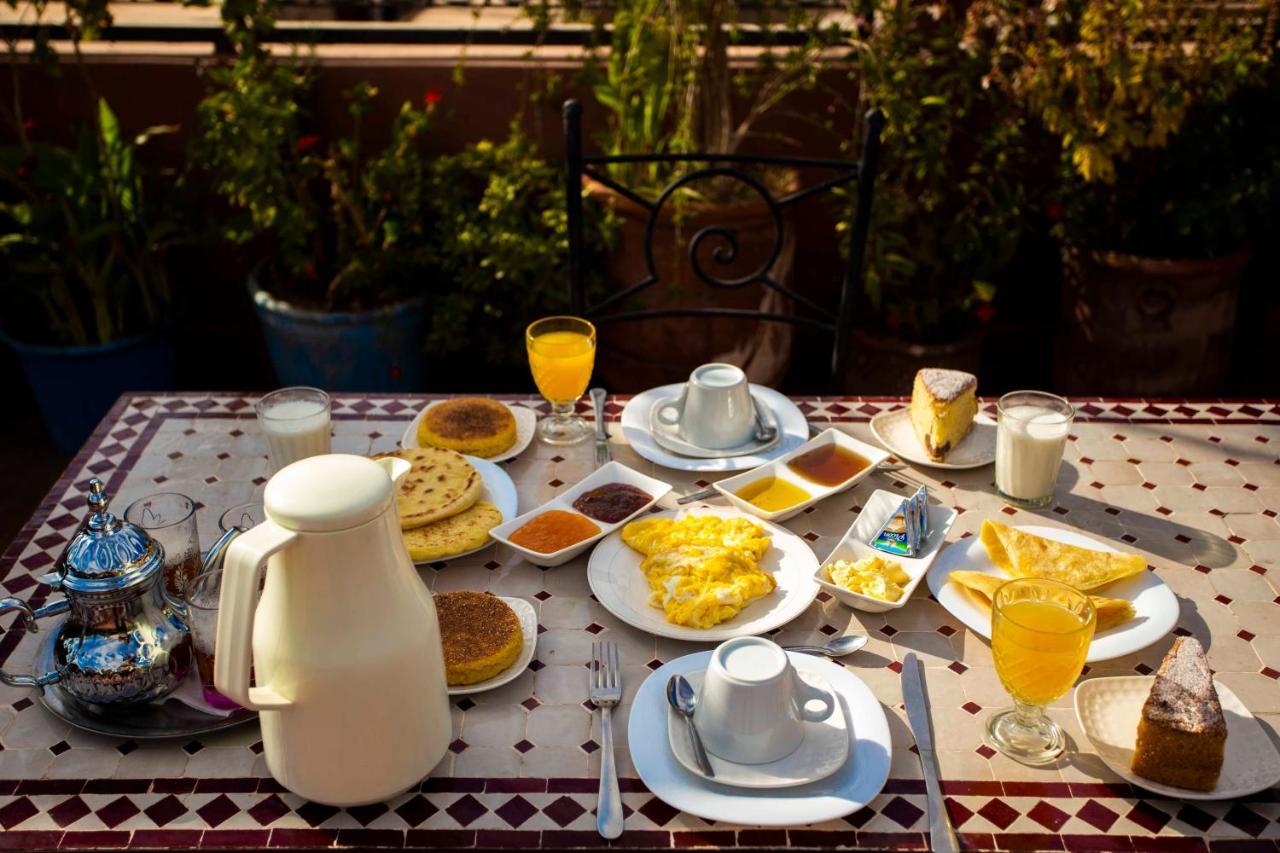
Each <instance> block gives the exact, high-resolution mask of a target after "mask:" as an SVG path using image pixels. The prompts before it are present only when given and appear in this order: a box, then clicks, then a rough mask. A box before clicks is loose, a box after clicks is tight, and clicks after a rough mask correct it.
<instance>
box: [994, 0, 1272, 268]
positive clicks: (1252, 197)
mask: <svg viewBox="0 0 1280 853" xmlns="http://www.w3.org/2000/svg"><path fill="white" fill-rule="evenodd" d="M987 5H988V8H989V9H990V11H991V14H992V16H993V18H994V19H996V20H998V21H999V24H998V26H997V27H996V28H995V31H996V32H997V33H998V43H999V49H1000V50H1001V51H1002V53H1003V57H1004V62H1005V64H1006V65H1007V71H1006V73H1004V74H1002V75H1000V77H999V78H998V79H999V82H1000V83H1001V84H1002V85H1003V87H1004V88H1005V89H1006V90H1007V91H1008V92H1010V93H1011V95H1012V96H1013V97H1015V98H1017V99H1018V100H1019V101H1020V102H1021V103H1022V104H1023V105H1024V106H1025V107H1026V109H1027V111H1028V112H1029V114H1030V115H1031V116H1032V117H1033V118H1034V119H1035V120H1036V121H1038V122H1039V124H1040V125H1041V126H1042V127H1043V129H1044V130H1045V131H1047V132H1048V133H1049V134H1051V135H1052V137H1053V138H1054V139H1056V140H1057V142H1058V144H1059V145H1060V147H1061V152H1062V159H1061V163H1060V164H1059V168H1058V183H1059V189H1058V193H1057V195H1058V200H1057V201H1054V202H1052V203H1051V204H1050V205H1049V210H1050V213H1051V218H1053V219H1057V220H1058V224H1057V225H1056V226H1055V229H1054V230H1055V233H1056V234H1057V236H1058V237H1059V238H1060V239H1062V240H1063V241H1064V242H1066V243H1068V244H1074V245H1081V244H1083V245H1087V246H1089V247H1091V248H1106V249H1115V250H1119V251H1126V252H1138V253H1143V254H1152V255H1159V256H1174V257H1183V256H1205V255H1214V254H1217V253H1220V252H1224V251H1231V250H1234V249H1235V248H1239V247H1240V245H1241V244H1243V242H1244V241H1245V240H1246V238H1247V236H1248V231H1249V230H1250V228H1251V227H1252V226H1251V225H1250V224H1249V223H1250V222H1253V223H1255V224H1256V212H1257V210H1258V209H1259V206H1263V207H1265V205H1267V204H1268V203H1269V201H1268V199H1269V197H1270V196H1271V195H1272V194H1273V193H1274V187H1275V186H1276V180H1277V175H1276V170H1275V161H1276V153H1277V145H1276V144H1275V136H1274V134H1275V123H1274V110H1275V102H1274V100H1269V99H1268V98H1267V95H1266V93H1267V92H1268V90H1269V87H1268V86H1267V78H1268V75H1269V74H1270V75H1272V78H1273V79H1272V80H1271V82H1272V83H1274V70H1273V69H1274V64H1275V52H1274V51H1275V36H1276V23H1277V20H1276V18H1277V11H1278V9H1280V4H1277V3H1276V2H1274V0H1270V2H1266V3H1259V4H1232V5H1228V4H1226V3H1223V2H1213V3H1170V2H1167V0H1087V2H1086V0H1043V2H1040V3H1033V4H1024V3H1016V2H1014V0H993V2H992V3H990V4H987ZM1259 134H1267V135H1266V136H1259Z"/></svg>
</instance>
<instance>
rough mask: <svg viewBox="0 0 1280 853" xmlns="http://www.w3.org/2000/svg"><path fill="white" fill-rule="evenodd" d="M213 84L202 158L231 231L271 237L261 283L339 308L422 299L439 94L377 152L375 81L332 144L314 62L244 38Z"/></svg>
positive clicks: (205, 106) (409, 110) (398, 121)
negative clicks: (317, 109) (430, 151)
mask: <svg viewBox="0 0 1280 853" xmlns="http://www.w3.org/2000/svg"><path fill="white" fill-rule="evenodd" d="M250 19H251V20H256V19H252V17H251V16H250ZM207 77H208V83H209V89H208V92H207V94H206V95H205V97H204V99H203V100H202V101H201V102H200V104H199V105H198V108H197V113H198V116H199V119H200V126H201V134H200V136H199V138H198V139H197V140H196V143H195V145H194V148H193V158H194V159H195V160H196V161H197V162H198V163H200V164H201V166H202V168H203V169H204V170H206V171H207V172H208V174H209V175H210V177H211V183H212V186H213V189H214V191H215V192H216V193H217V194H218V195H220V196H221V197H222V198H223V199H225V200H226V201H227V202H228V203H229V204H230V206H231V207H232V208H233V210H234V211H236V212H237V213H238V214H239V215H238V216H237V217H236V218H234V219H233V220H232V221H231V222H229V223H228V224H227V225H226V227H225V229H224V233H225V236H226V237H227V238H228V239H230V240H232V241H234V242H238V243H246V242H249V241H250V240H254V239H256V238H258V237H259V236H260V235H263V234H266V235H268V236H269V238H270V241H271V248H272V249H273V260H272V262H271V263H270V264H268V265H267V266H266V267H265V268H264V278H265V280H263V281H262V282H261V284H262V285H263V286H264V287H266V289H267V290H268V291H270V292H271V293H272V294H273V295H276V296H280V297H282V298H286V299H290V300H291V301H294V302H296V303H299V304H302V305H305V306H307V307H312V308H319V309H323V310H329V311H345V310H362V309H369V308H374V307H378V306H381V305H387V304H391V303H394V302H397V301H400V300H403V299H405V298H408V297H410V296H413V295H415V294H417V293H418V292H420V290H421V287H422V285H423V282H424V280H425V278H426V276H425V273H426V270H427V269H428V266H429V264H430V261H431V257H432V239H433V233H434V229H433V224H432V221H431V219H430V210H429V206H428V201H429V194H430V167H429V164H428V161H427V160H426V159H425V157H424V155H423V152H422V147H423V143H424V142H425V141H426V138H427V134H428V131H429V128H430V123H431V116H432V114H433V112H434V110H435V109H436V106H437V104H438V103H439V101H440V97H441V96H440V93H438V92H436V91H434V90H433V91H429V92H426V93H425V94H424V96H423V101H422V103H421V104H414V103H411V102H405V103H404V104H402V105H401V107H400V110H399V112H398V113H397V115H396V117H395V119H394V120H393V122H392V125H391V128H390V134H389V140H388V142H387V143H386V145H385V146H383V147H381V148H379V149H377V150H375V151H368V150H367V144H366V142H365V139H364V137H365V135H366V128H365V123H366V120H367V116H368V114H369V112H370V109H371V106H372V104H373V102H374V100H375V99H376V97H377V95H378V92H377V89H376V88H375V87H373V86H371V85H369V84H368V83H359V84H357V85H355V86H353V87H352V88H351V89H350V90H348V91H347V92H346V101H347V111H348V115H349V117H350V122H351V123H350V127H349V129H348V131H347V132H346V134H345V135H337V136H334V137H332V138H329V139H325V138H324V137H323V136H322V135H321V134H319V133H316V132H314V131H313V130H312V124H311V116H310V115H309V113H308V111H307V109H306V106H305V105H306V103H307V100H308V98H309V97H310V95H311V91H312V86H313V84H314V77H315V75H314V69H313V67H312V66H311V65H310V63H308V62H307V61H305V60H304V59H301V58H300V57H298V56H296V55H294V56H292V57H288V58H284V59H281V58H276V57H273V56H271V55H269V54H267V53H266V52H264V51H262V50H260V49H258V48H257V47H256V42H254V41H253V40H252V39H247V38H245V39H242V40H241V42H240V48H239V53H238V55H237V57H236V59H235V61H234V62H232V63H230V64H229V65H219V66H214V67H212V68H210V69H208V72H207Z"/></svg>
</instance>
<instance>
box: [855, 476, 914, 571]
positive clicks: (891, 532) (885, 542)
mask: <svg viewBox="0 0 1280 853" xmlns="http://www.w3.org/2000/svg"><path fill="white" fill-rule="evenodd" d="M928 501H929V492H928V490H927V489H925V487H924V486H921V487H920V488H919V489H917V490H916V493H915V494H914V495H912V496H911V497H909V498H905V499H904V500H903V501H902V503H901V504H899V505H898V508H897V509H896V510H894V512H893V514H892V515H890V516H889V518H888V519H887V520H886V521H885V523H884V524H882V525H881V526H880V531H879V532H878V533H876V535H875V536H873V537H871V541H870V542H868V543H867V544H868V545H870V546H871V547H872V548H875V549H876V550H877V551H883V552H885V553H886V554H894V555H896V556H899V557H913V558H914V557H918V556H920V551H921V549H923V548H924V540H925V537H926V536H927V535H928V534H929V512H928Z"/></svg>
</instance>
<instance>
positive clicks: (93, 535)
mask: <svg viewBox="0 0 1280 853" xmlns="http://www.w3.org/2000/svg"><path fill="white" fill-rule="evenodd" d="M109 500H110V499H109V498H108V497H107V495H106V488H105V486H103V484H102V481H101V480H99V479H97V478H96V477H95V478H94V479H92V480H90V481H89V518H88V520H87V521H86V522H85V525H84V527H83V528H82V529H81V531H80V532H79V533H77V534H76V537H75V538H74V539H72V540H71V544H70V545H68V546H67V556H66V562H65V571H66V574H65V576H64V577H63V578H62V587H63V588H64V589H68V590H71V591H72V592H108V591H111V590H118V589H126V588H128V587H131V586H134V585H135V584H138V583H140V582H142V581H144V580H146V579H148V578H150V577H151V576H152V575H154V574H155V573H156V572H157V571H159V569H160V568H161V566H163V565H164V549H163V548H161V547H160V544H159V543H158V542H156V541H155V540H154V539H152V538H151V537H150V536H149V535H148V534H147V532H146V531H145V530H143V529H142V528H140V527H138V526H137V525H135V524H130V523H129V522H127V521H121V520H120V519H118V518H116V517H115V515H113V514H112V513H111V512H109V511H108V510H107V504H108V502H109Z"/></svg>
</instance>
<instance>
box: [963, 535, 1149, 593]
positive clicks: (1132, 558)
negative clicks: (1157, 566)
mask: <svg viewBox="0 0 1280 853" xmlns="http://www.w3.org/2000/svg"><path fill="white" fill-rule="evenodd" d="M982 544H983V545H985V546H986V548H987V556H988V557H990V558H991V562H992V563H995V565H996V567H997V568H1000V569H1003V570H1004V571H1006V572H1008V573H1009V574H1010V575H1012V576H1013V577H1015V578H1049V579H1050V580H1055V581H1061V582H1062V583H1065V584H1068V585H1070V586H1073V587H1075V588H1076V589H1078V590H1082V591H1085V592H1087V591H1089V590H1091V589H1097V588H1098V587H1100V586H1103V585H1105V584H1109V583H1111V582H1112V581H1118V580H1120V579H1121V578H1127V577H1129V576H1130V575H1136V574H1137V573H1138V572H1140V571H1142V570H1143V569H1145V568H1146V567H1147V561H1146V560H1145V559H1143V558H1142V557H1139V556H1138V555H1137V554H1109V553H1107V552H1105V551H1091V550H1090V549H1088V548H1081V547H1080V546H1078V545H1067V544H1065V543H1062V542H1055V541H1053V540H1052V539H1045V538H1044V537H1043V536H1036V535H1035V534H1034V533H1026V532H1025V531H1022V530H1018V529H1016V528H1013V527H1009V526H1008V525H1005V524H1001V523H1000V522H998V521H992V520H990V519H986V520H985V521H983V522H982Z"/></svg>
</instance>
